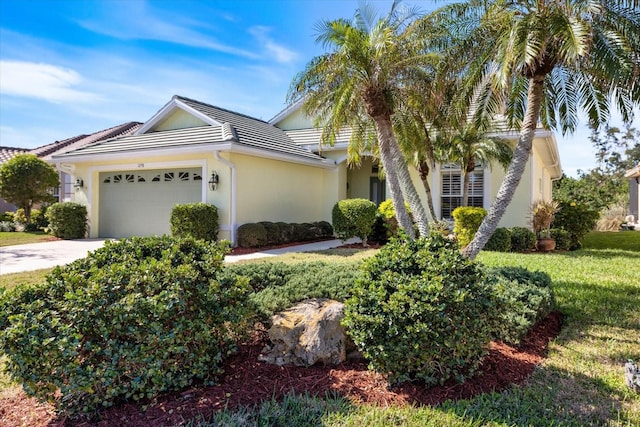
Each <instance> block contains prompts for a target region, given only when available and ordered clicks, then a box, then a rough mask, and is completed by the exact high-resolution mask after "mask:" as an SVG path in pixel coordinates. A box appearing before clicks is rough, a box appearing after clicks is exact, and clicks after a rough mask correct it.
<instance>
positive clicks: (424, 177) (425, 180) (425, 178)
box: [417, 160, 438, 222]
mask: <svg viewBox="0 0 640 427" xmlns="http://www.w3.org/2000/svg"><path fill="white" fill-rule="evenodd" d="M417 169H418V175H420V181H422V186H423V187H424V191H425V192H426V193H427V205H428V206H429V213H430V214H431V218H433V221H434V222H435V221H438V217H437V216H436V210H435V209H434V207H433V193H431V186H430V185H429V165H428V164H427V162H426V161H425V160H421V161H420V163H418V168H417Z"/></svg>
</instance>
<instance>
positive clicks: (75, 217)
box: [46, 202, 87, 239]
mask: <svg viewBox="0 0 640 427" xmlns="http://www.w3.org/2000/svg"><path fill="white" fill-rule="evenodd" d="M46 217H47V219H48V220H49V232H50V233H51V234H53V235H54V236H56V237H60V238H61V239H82V238H84V237H85V235H86V233H87V207H86V206H84V205H81V204H79V203H74V202H63V203H54V204H53V205H51V206H49V209H47V213H46Z"/></svg>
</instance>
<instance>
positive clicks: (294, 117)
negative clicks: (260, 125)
mask: <svg viewBox="0 0 640 427" xmlns="http://www.w3.org/2000/svg"><path fill="white" fill-rule="evenodd" d="M275 125H276V126H277V127H279V128H280V129H282V130H296V129H309V128H312V127H313V121H312V120H311V119H309V118H308V117H307V116H306V115H305V114H304V113H303V112H302V109H301V108H299V109H298V110H296V111H294V112H293V113H291V114H290V115H288V116H287V117H285V118H284V119H282V120H281V121H279V122H277V123H275Z"/></svg>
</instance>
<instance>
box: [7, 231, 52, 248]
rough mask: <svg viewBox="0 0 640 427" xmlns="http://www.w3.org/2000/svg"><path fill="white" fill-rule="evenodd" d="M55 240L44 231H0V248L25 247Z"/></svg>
mask: <svg viewBox="0 0 640 427" xmlns="http://www.w3.org/2000/svg"><path fill="white" fill-rule="evenodd" d="M52 239H55V238H54V237H52V236H51V235H50V234H47V233H45V232H44V231H33V232H29V231H0V246H13V245H24V244H27V243H39V242H46V241H48V240H52Z"/></svg>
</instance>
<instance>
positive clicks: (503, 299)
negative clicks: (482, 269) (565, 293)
mask: <svg viewBox="0 0 640 427" xmlns="http://www.w3.org/2000/svg"><path fill="white" fill-rule="evenodd" d="M487 277H488V280H489V282H490V283H492V285H493V287H494V292H495V294H496V297H497V298H498V300H499V301H500V302H499V303H498V305H497V306H498V307H501V310H500V321H499V322H498V324H497V328H496V331H495V335H494V337H495V338H496V339H499V340H502V341H504V342H506V343H509V344H515V345H517V344H520V341H521V340H522V338H524V336H525V335H526V334H527V332H528V331H529V330H530V329H531V328H532V327H533V326H534V325H535V324H536V322H538V321H540V320H542V319H544V318H545V317H547V316H548V315H549V313H551V311H552V310H553V308H554V307H555V299H554V295H553V289H552V288H551V278H550V277H549V276H548V275H547V274H546V273H543V272H540V271H529V270H527V269H525V268H522V267H498V268H493V269H488V271H487Z"/></svg>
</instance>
